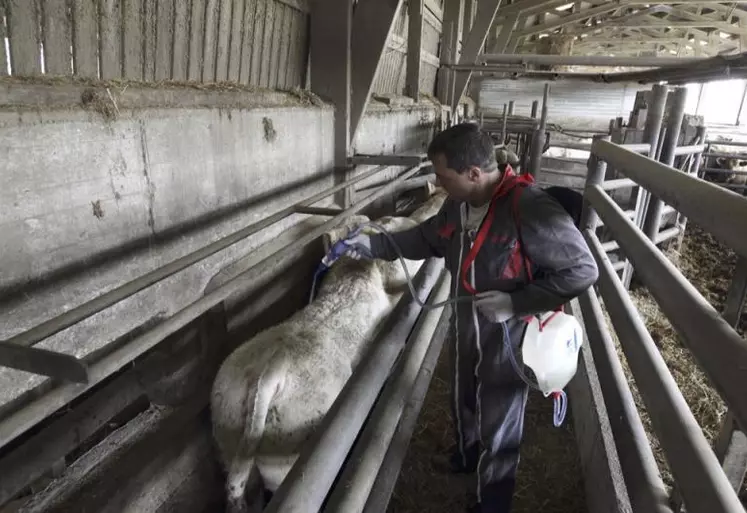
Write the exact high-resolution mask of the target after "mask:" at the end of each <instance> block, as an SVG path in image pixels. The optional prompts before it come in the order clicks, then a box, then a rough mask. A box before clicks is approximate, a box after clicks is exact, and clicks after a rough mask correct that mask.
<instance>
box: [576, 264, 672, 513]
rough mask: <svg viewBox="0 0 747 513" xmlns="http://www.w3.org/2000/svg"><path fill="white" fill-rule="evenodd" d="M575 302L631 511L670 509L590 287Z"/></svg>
mask: <svg viewBox="0 0 747 513" xmlns="http://www.w3.org/2000/svg"><path fill="white" fill-rule="evenodd" d="M605 265H606V264H605ZM613 272H614V270H613ZM578 302H579V305H580V306H581V312H582V315H583V320H584V327H585V329H586V335H587V337H588V339H589V347H590V348H591V352H592V355H593V356H594V366H595V367H596V370H597V377H598V378H599V385H600V388H601V390H602V395H603V397H604V404H605V406H606V408H607V418H608V419H609V422H610V427H611V428H612V435H613V436H614V438H615V447H616V448H617V456H618V458H619V459H620V469H621V470H622V473H623V478H624V481H625V485H626V488H627V490H628V497H629V499H630V505H631V506H632V509H633V511H652V512H653V511H657V512H661V513H664V512H666V513H671V510H670V508H669V506H668V499H669V498H668V496H667V490H666V487H665V486H664V482H663V481H662V479H661V475H660V474H659V467H658V465H657V463H656V459H655V458H654V452H653V450H652V449H651V444H650V443H649V441H648V436H647V435H646V430H645V429H644V427H643V422H641V417H640V415H639V414H638V409H637V408H636V405H635V400H634V399H633V394H632V393H631V391H630V387H629V386H628V377H627V376H626V375H625V371H623V368H622V364H621V363H620V357H619V356H618V354H617V350H616V349H615V343H614V341H613V340H612V337H611V336H610V332H609V330H608V328H607V323H606V321H605V319H604V315H603V314H602V307H601V305H600V304H599V299H598V298H597V295H596V293H595V292H594V289H593V288H589V289H587V290H586V291H585V292H584V293H583V294H581V295H580V296H579V298H578Z"/></svg>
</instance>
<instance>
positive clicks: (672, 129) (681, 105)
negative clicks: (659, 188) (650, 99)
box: [643, 87, 687, 240]
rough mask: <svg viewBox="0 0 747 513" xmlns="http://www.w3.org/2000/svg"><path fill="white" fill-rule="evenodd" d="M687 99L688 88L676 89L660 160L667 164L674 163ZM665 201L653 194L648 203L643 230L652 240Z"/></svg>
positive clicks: (658, 225) (659, 222)
mask: <svg viewBox="0 0 747 513" xmlns="http://www.w3.org/2000/svg"><path fill="white" fill-rule="evenodd" d="M686 100H687V88H685V87H679V88H677V89H675V91H674V100H673V101H672V108H671V111H670V112H669V117H668V118H667V133H666V135H665V137H664V142H663V144H662V149H661V159H660V161H661V162H662V163H664V164H666V165H667V166H671V165H672V164H673V163H674V156H675V155H674V149H675V148H676V147H677V141H678V140H679V137H680V129H681V128H682V119H683V118H684V116H685V101H686ZM663 208H664V202H663V201H662V200H661V199H659V198H657V197H656V196H654V195H652V196H651V199H650V200H649V204H648V211H647V212H646V217H645V218H644V221H643V231H644V233H645V234H646V236H647V237H648V238H649V239H651V240H656V234H657V233H659V230H660V228H661V220H662V219H661V217H662V215H661V214H662V209H663Z"/></svg>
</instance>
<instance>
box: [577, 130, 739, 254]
mask: <svg viewBox="0 0 747 513" xmlns="http://www.w3.org/2000/svg"><path fill="white" fill-rule="evenodd" d="M592 151H593V152H594V153H595V154H596V155H598V156H599V158H602V159H604V160H606V161H607V162H609V163H610V165H613V166H614V167H615V168H616V169H619V170H621V171H622V172H623V173H625V174H626V175H627V176H628V177H629V178H632V179H633V180H635V181H636V182H637V183H639V184H641V186H643V187H645V188H647V189H649V190H650V191H651V192H653V193H654V194H656V195H657V196H659V197H660V198H661V199H662V200H663V201H665V202H666V203H668V204H669V205H671V206H672V207H674V208H675V210H677V211H678V212H682V213H683V214H685V215H686V216H687V217H689V218H690V219H692V220H693V221H694V222H695V223H697V224H698V226H701V227H703V228H704V229H705V230H708V231H709V232H711V233H712V234H713V235H714V236H715V237H716V238H717V239H718V240H720V241H721V242H723V243H724V244H726V245H727V246H729V247H730V248H732V249H733V250H734V251H735V252H736V253H737V254H739V255H742V256H747V237H745V236H744V234H745V233H747V201H745V200H744V197H742V196H740V195H739V194H736V193H733V192H730V191H727V190H726V189H723V188H721V187H719V186H718V185H716V184H712V183H709V182H704V181H703V180H700V179H699V178H696V177H694V176H690V175H688V174H686V173H682V172H681V171H678V170H677V169H674V168H672V167H669V166H665V165H664V164H662V163H660V162H656V161H653V160H651V159H649V158H646V157H643V156H641V155H638V154H636V153H633V152H632V151H629V150H626V149H625V148H620V147H619V146H617V145H615V144H612V143H610V142H607V141H594V144H593V146H592Z"/></svg>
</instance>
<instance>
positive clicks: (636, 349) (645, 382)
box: [584, 187, 744, 513]
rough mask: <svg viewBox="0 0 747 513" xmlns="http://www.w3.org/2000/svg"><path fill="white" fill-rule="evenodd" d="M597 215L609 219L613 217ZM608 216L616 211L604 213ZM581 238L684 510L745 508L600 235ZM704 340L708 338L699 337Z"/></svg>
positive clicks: (738, 512)
mask: <svg viewBox="0 0 747 513" xmlns="http://www.w3.org/2000/svg"><path fill="white" fill-rule="evenodd" d="M594 191H598V194H592V198H594V200H596V199H598V198H597V196H598V195H603V194H604V192H603V191H602V190H601V189H599V188H598V187H593V188H592V189H591V192H592V193H593V192H594ZM595 203H598V202H597V201H595ZM613 205H614V203H613ZM595 206H596V207H599V206H601V205H598V204H595ZM615 206H616V205H615ZM600 213H601V209H600ZM602 215H603V217H605V220H608V221H610V224H613V223H612V221H613V220H612V219H608V218H607V217H608V216H605V215H604V214H602ZM613 216H615V214H612V215H610V216H609V217H613ZM620 219H622V217H620ZM625 222H627V223H629V224H630V225H631V229H633V228H632V223H630V222H629V221H627V220H625ZM584 238H585V239H586V241H587V243H588V244H589V248H590V249H591V251H592V253H593V254H594V258H595V259H596V261H597V264H598V266H599V281H598V282H597V284H598V286H599V289H600V291H601V293H602V298H603V300H604V305H605V307H606V308H607V312H608V313H609V315H610V319H611V320H612V324H613V325H614V327H615V331H616V332H617V333H618V334H619V337H618V338H619V340H620V344H621V346H622V348H623V351H624V353H625V357H626V359H627V361H628V364H629V365H630V369H631V371H632V372H633V376H634V378H635V382H636V384H637V385H638V390H639V392H640V393H641V396H642V397H643V401H644V403H645V405H646V410H647V411H648V414H649V417H650V418H651V422H652V424H653V427H654V430H655V431H656V433H657V434H658V439H659V443H660V445H661V446H662V448H663V449H664V454H665V456H666V458H667V461H668V462H669V467H670V469H671V471H672V474H673V475H674V478H675V481H676V482H677V484H678V488H679V489H681V490H682V491H683V496H684V499H685V504H686V506H687V509H688V511H708V512H713V513H721V512H729V513H744V508H743V507H742V505H741V503H740V502H739V498H738V497H737V494H736V493H735V492H734V490H733V489H732V488H731V485H730V484H729V480H728V479H727V478H726V475H725V474H724V472H723V470H722V469H721V465H720V464H719V462H718V459H717V458H716V455H715V454H714V453H713V450H712V449H711V447H710V444H709V443H708V441H707V440H706V438H705V436H704V435H703V431H702V429H701V428H700V426H699V425H698V421H697V420H695V417H694V416H693V414H692V412H691V411H690V408H689V407H688V405H687V402H686V401H685V398H684V397H682V393H681V392H680V390H679V388H678V387H677V383H676V382H675V380H674V378H673V377H672V374H671V373H670V372H669V369H668V368H667V365H666V362H665V361H664V359H663V358H662V356H661V353H659V350H658V348H657V347H656V344H655V343H654V341H653V339H652V338H651V334H650V333H649V332H648V330H647V329H646V325H645V323H644V322H643V320H642V319H641V318H640V316H639V314H638V311H637V309H636V307H635V305H634V304H633V302H632V301H631V299H630V296H629V295H628V293H627V291H626V290H625V288H624V287H623V284H622V282H621V281H620V279H619V278H618V277H617V274H616V273H615V272H614V270H613V269H612V266H611V265H610V263H609V259H607V256H606V255H605V253H604V251H603V250H602V248H601V244H600V243H599V239H598V238H597V236H596V235H595V234H594V233H593V232H592V231H591V230H584ZM640 239H641V241H642V242H643V243H646V242H648V243H649V244H650V241H648V240H647V239H645V238H644V237H642V236H641V237H640ZM651 251H655V249H653V250H651ZM670 265H671V264H670ZM638 269H639V272H640V273H641V274H643V272H644V269H642V267H641V266H638ZM706 340H713V339H712V338H711V339H707V338H706V339H704V341H706ZM742 383H744V381H741V382H739V384H740V386H741V384H742Z"/></svg>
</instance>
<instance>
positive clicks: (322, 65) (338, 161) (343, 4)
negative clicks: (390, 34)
mask: <svg viewBox="0 0 747 513" xmlns="http://www.w3.org/2000/svg"><path fill="white" fill-rule="evenodd" d="M310 18H311V27H310V28H311V34H310V38H309V39H310V50H309V54H310V55H309V60H310V64H311V69H310V82H311V91H312V92H313V93H315V94H317V95H319V96H320V97H321V98H324V99H325V100H327V101H329V102H330V103H332V105H334V107H335V125H334V132H335V149H334V160H335V169H336V170H337V174H336V177H335V178H336V180H335V181H336V183H340V182H342V181H344V179H345V175H346V174H347V172H346V169H347V158H348V150H349V148H350V89H351V36H352V26H353V3H352V2H351V1H350V0H327V1H325V2H313V3H312V9H311V16H310ZM352 192H353V191H352V189H351V188H348V189H346V190H345V191H344V193H343V194H342V198H338V200H340V201H341V202H342V203H343V206H347V205H348V202H352Z"/></svg>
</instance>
